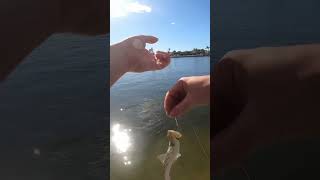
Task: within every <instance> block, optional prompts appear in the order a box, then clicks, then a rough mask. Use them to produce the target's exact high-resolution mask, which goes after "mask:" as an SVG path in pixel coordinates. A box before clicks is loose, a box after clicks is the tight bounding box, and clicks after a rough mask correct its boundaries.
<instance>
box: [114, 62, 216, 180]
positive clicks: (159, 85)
mask: <svg viewBox="0 0 320 180" xmlns="http://www.w3.org/2000/svg"><path fill="white" fill-rule="evenodd" d="M209 73H210V60H209V57H190V58H177V59H173V60H172V62H171V64H170V65H169V66H168V67H167V68H166V69H164V70H161V71H154V72H146V73H142V74H136V73H128V74H126V75H125V76H124V77H122V78H121V79H120V80H119V81H118V82H117V83H116V84H115V85H114V86H113V87H112V88H111V90H110V116H111V122H110V124H111V127H113V126H115V125H116V124H119V125H120V128H123V129H122V130H119V131H121V132H123V133H124V134H127V135H128V137H126V138H128V139H129V140H128V141H126V138H122V140H121V138H118V140H119V139H120V140H119V141H124V143H122V144H121V143H120V145H119V141H118V142H117V143H118V146H119V147H122V150H125V152H122V153H119V152H118V148H117V146H116V144H117V143H113V142H112V139H111V150H110V166H111V167H110V168H111V171H110V179H112V180H122V179H123V180H124V179H126V180H128V179H133V180H135V179H139V180H144V179H153V180H157V179H159V180H160V179H164V177H163V175H164V173H163V167H162V165H161V163H160V161H159V160H158V159H157V155H159V154H162V153H164V152H166V150H167V148H168V141H167V138H166V132H167V130H168V129H175V128H176V127H175V121H174V119H170V118H168V117H167V116H166V115H165V112H164V109H163V98H164V95H165V93H166V91H167V90H169V89H170V87H171V86H173V85H174V84H175V82H176V81H177V80H178V79H179V78H181V77H184V76H196V75H207V74H209ZM209 114H210V110H209V108H208V107H200V108H197V109H194V110H192V111H190V112H189V113H187V114H186V115H185V116H183V117H181V118H179V119H178V121H179V125H180V127H181V129H182V130H181V133H182V135H183V136H182V138H181V140H180V142H181V147H180V148H181V154H182V156H181V157H180V158H179V159H178V160H177V161H176V162H175V164H174V165H173V168H172V169H171V178H172V179H173V180H179V179H184V180H188V179H190V180H191V179H209V178H210V161H209V159H208V158H207V157H206V156H205V154H204V153H203V151H202V149H201V147H200V145H199V144H198V141H197V138H196V135H195V133H194V130H195V132H196V134H197V135H198V136H199V138H200V143H201V144H202V145H203V146H204V149H205V151H206V153H207V154H208V155H210V128H209V127H210V126H209V125H210V122H209V121H210V115H209ZM193 128H194V130H193ZM125 129H127V130H126V131H125ZM119 131H117V132H119ZM113 135H114V133H113V132H112V130H111V138H112V136H113ZM124 137H125V135H124ZM123 139H125V140H123ZM125 144H131V146H129V147H126V145H125ZM129 162H130V163H129ZM128 177H129V178H128Z"/></svg>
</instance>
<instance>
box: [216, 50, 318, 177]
mask: <svg viewBox="0 0 320 180" xmlns="http://www.w3.org/2000/svg"><path fill="white" fill-rule="evenodd" d="M319 49H320V46H319V45H302V46H289V47H271V48H257V49H249V50H236V51H231V52H229V53H227V54H226V55H225V56H224V57H223V58H222V60H221V61H220V62H219V63H218V64H216V65H215V69H214V71H213V73H214V81H213V83H214V84H213V99H214V105H213V119H214V121H213V122H212V127H211V131H212V133H213V134H214V137H213V138H212V143H213V144H212V147H213V151H212V155H213V156H212V161H211V162H212V163H213V166H212V167H213V170H214V171H215V173H216V172H217V171H218V170H221V169H224V168H230V167H233V166H235V167H237V166H238V167H239V166H241V165H242V164H243V162H244V161H245V160H246V159H247V158H248V157H249V155H250V154H251V153H253V152H254V151H255V150H257V149H259V148H263V147H266V146H271V145H273V144H276V143H281V142H284V141H289V140H290V141H291V140H296V139H298V138H306V137H311V136H314V135H319V133H320V131H319V128H320V122H319V116H320V112H319V109H318V107H320V93H319V92H320V76H319V75H320V61H319V58H320V53H319V52H320V51H319Z"/></svg>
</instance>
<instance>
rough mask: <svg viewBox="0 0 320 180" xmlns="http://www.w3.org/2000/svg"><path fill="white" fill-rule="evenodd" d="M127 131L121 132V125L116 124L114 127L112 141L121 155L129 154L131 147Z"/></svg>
mask: <svg viewBox="0 0 320 180" xmlns="http://www.w3.org/2000/svg"><path fill="white" fill-rule="evenodd" d="M127 131H128V130H127V129H125V130H121V129H120V124H116V125H114V126H113V127H112V132H113V135H112V138H111V140H112V142H113V143H114V145H115V146H116V148H117V150H118V152H119V153H124V152H127V150H128V148H129V147H130V146H131V142H130V137H129V134H128V133H127Z"/></svg>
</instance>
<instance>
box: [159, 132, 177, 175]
mask: <svg viewBox="0 0 320 180" xmlns="http://www.w3.org/2000/svg"><path fill="white" fill-rule="evenodd" d="M181 136H182V135H181V133H179V132H178V131H174V130H168V132H167V138H168V139H169V147H168V150H167V152H166V153H164V154H160V155H159V156H158V159H159V160H160V161H161V163H162V165H163V167H164V178H165V180H170V170H171V166H172V164H173V163H174V162H175V161H176V160H177V159H178V158H179V157H180V156H181V154H180V142H179V140H178V139H179V138H181Z"/></svg>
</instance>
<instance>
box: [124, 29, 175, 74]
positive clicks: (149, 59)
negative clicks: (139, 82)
mask: <svg viewBox="0 0 320 180" xmlns="http://www.w3.org/2000/svg"><path fill="white" fill-rule="evenodd" d="M157 41H158V38H156V37H153V36H143V35H141V36H134V37H130V38H128V39H126V40H124V41H122V42H120V43H119V44H118V45H119V46H120V47H119V49H122V50H123V52H124V53H123V55H124V57H123V59H125V60H127V66H128V68H127V69H128V71H129V72H144V71H151V70H159V69H163V68H165V67H166V66H167V65H169V63H170V54H168V53H165V52H161V51H158V52H156V54H153V53H151V52H149V51H148V50H147V49H146V48H145V47H146V44H147V43H149V44H154V43H156V42H157Z"/></svg>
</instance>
